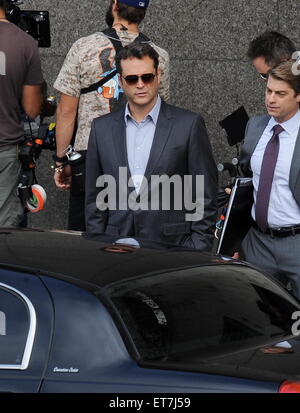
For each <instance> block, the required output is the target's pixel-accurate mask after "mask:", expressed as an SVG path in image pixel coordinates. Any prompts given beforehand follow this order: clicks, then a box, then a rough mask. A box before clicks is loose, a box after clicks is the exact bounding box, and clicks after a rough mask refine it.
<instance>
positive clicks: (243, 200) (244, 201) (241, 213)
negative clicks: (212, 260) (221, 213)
mask: <svg viewBox="0 0 300 413" xmlns="http://www.w3.org/2000/svg"><path fill="white" fill-rule="evenodd" d="M252 205H253V185H252V178H236V180H235V182H234V185H233V188H232V190H231V194H230V198H229V201H228V207H227V212H226V215H225V220H224V224H223V228H222V230H221V234H220V237H219V242H218V246H217V254H222V255H229V256H232V255H233V254H234V253H235V252H238V251H239V250H240V246H241V243H242V240H243V239H244V238H245V236H246V234H247V232H248V231H249V229H250V227H251V223H252V217H251V208H252Z"/></svg>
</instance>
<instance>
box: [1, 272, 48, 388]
mask: <svg viewBox="0 0 300 413" xmlns="http://www.w3.org/2000/svg"><path fill="white" fill-rule="evenodd" d="M52 323H53V307H52V303H51V300H50V296H49V294H48V292H47V290H46V288H45V286H44V284H43V283H42V281H41V280H40V278H39V277H38V276H36V275H31V274H29V273H24V272H17V271H12V270H9V269H4V268H1V267H0V393H11V392H18V393H19V392H22V393H27V392H29V393H35V392H38V391H39V389H40V386H41V382H42V379H43V373H44V369H45V366H46V364H47V359H48V355H49V348H50V342H51V336H52Z"/></svg>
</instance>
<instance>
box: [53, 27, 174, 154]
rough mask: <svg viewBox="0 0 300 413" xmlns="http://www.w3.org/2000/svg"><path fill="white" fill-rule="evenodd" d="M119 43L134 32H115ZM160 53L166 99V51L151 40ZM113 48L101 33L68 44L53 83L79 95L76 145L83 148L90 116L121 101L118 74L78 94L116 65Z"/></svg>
mask: <svg viewBox="0 0 300 413" xmlns="http://www.w3.org/2000/svg"><path fill="white" fill-rule="evenodd" d="M117 34H118V36H119V38H120V40H121V42H122V45H123V46H126V44H129V43H131V42H133V41H134V40H135V38H136V37H137V36H138V35H137V34H133V33H127V32H124V31H120V32H119V31H118V32H117ZM150 44H151V46H152V47H153V48H154V49H155V50H156V51H157V53H158V54H159V67H160V69H161V71H162V76H161V84H160V89H159V94H160V96H161V97H162V98H163V99H164V100H165V101H168V100H169V83H170V76H169V55H168V53H167V52H166V51H165V50H164V49H162V48H160V47H158V46H156V45H155V44H154V43H152V42H151V43H150ZM115 54H116V52H115V49H114V47H113V44H112V43H111V41H110V40H109V38H108V37H106V36H105V35H104V34H103V33H101V32H99V33H94V34H92V35H90V36H87V37H83V38H81V39H79V40H77V41H76V42H75V43H74V44H73V46H72V47H71V49H70V51H69V53H68V54H67V57H66V59H65V61H64V64H63V66H62V68H61V71H60V73H59V75H58V77H57V79H56V81H55V83H54V87H55V89H57V90H58V91H59V92H61V93H64V94H66V95H68V96H74V97H78V98H80V100H79V108H78V117H77V132H76V137H75V149H76V150H77V151H79V150H86V149H87V144H88V139H89V134H90V129H91V124H92V121H93V119H95V118H97V117H99V116H103V115H105V114H107V113H110V112H112V111H114V110H116V109H117V108H118V107H119V106H120V105H121V104H123V103H124V99H125V98H124V94H123V91H122V89H121V88H120V86H119V83H118V75H116V76H115V77H113V78H112V79H111V80H109V81H108V82H107V83H105V84H104V85H103V86H102V87H101V88H98V90H97V91H94V92H90V93H87V94H83V95H80V90H81V89H83V88H86V87H89V86H90V85H92V84H94V83H96V82H98V81H99V80H101V79H102V78H104V77H105V76H107V74H108V73H110V72H111V71H113V70H114V69H115V66H114V65H115Z"/></svg>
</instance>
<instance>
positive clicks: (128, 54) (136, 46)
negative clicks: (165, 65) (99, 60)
mask: <svg viewBox="0 0 300 413" xmlns="http://www.w3.org/2000/svg"><path fill="white" fill-rule="evenodd" d="M145 56H148V57H150V59H152V60H153V65H154V68H155V70H156V71H157V69H158V64H159V56H158V53H157V51H156V50H154V49H153V47H152V46H150V44H148V43H139V42H133V43H130V44H129V45H128V46H125V47H123V48H122V49H121V50H120V51H119V53H118V54H117V56H116V68H117V71H118V72H119V73H122V67H121V61H122V60H126V59H130V58H133V57H135V58H137V59H142V58H143V57H145Z"/></svg>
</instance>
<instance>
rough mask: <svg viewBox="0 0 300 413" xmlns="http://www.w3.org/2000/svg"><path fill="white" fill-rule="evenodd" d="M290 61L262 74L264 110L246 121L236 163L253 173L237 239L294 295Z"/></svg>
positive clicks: (299, 150)
mask: <svg viewBox="0 0 300 413" xmlns="http://www.w3.org/2000/svg"><path fill="white" fill-rule="evenodd" d="M297 67H298V64H297V62H295V61H286V62H282V63H280V64H279V65H277V66H275V67H274V68H273V69H271V71H270V72H269V75H268V81H267V86H266V95H265V104H266V108H267V111H268V114H269V115H268V116H266V115H263V116H255V117H253V118H251V119H250V120H249V122H248V125H247V128H246V134H245V141H244V145H243V148H242V153H241V159H240V164H241V167H242V169H243V171H244V172H245V174H246V175H250V176H251V175H252V176H253V186H254V191H253V195H254V204H253V207H252V218H253V226H252V228H251V229H250V231H249V232H248V234H247V236H246V238H245V239H244V241H243V244H242V248H243V251H244V254H245V258H246V260H247V261H249V262H251V263H253V264H255V265H257V266H260V267H262V268H264V269H265V270H267V271H268V272H270V273H271V274H273V275H274V276H276V277H278V278H279V279H280V278H281V277H282V276H284V277H287V279H288V283H289V286H290V288H291V290H292V292H293V294H294V295H295V296H296V297H298V298H300V253H299V252H300V130H299V128H300V110H299V102H300V76H299V75H298V74H297V73H298V71H297Z"/></svg>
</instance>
